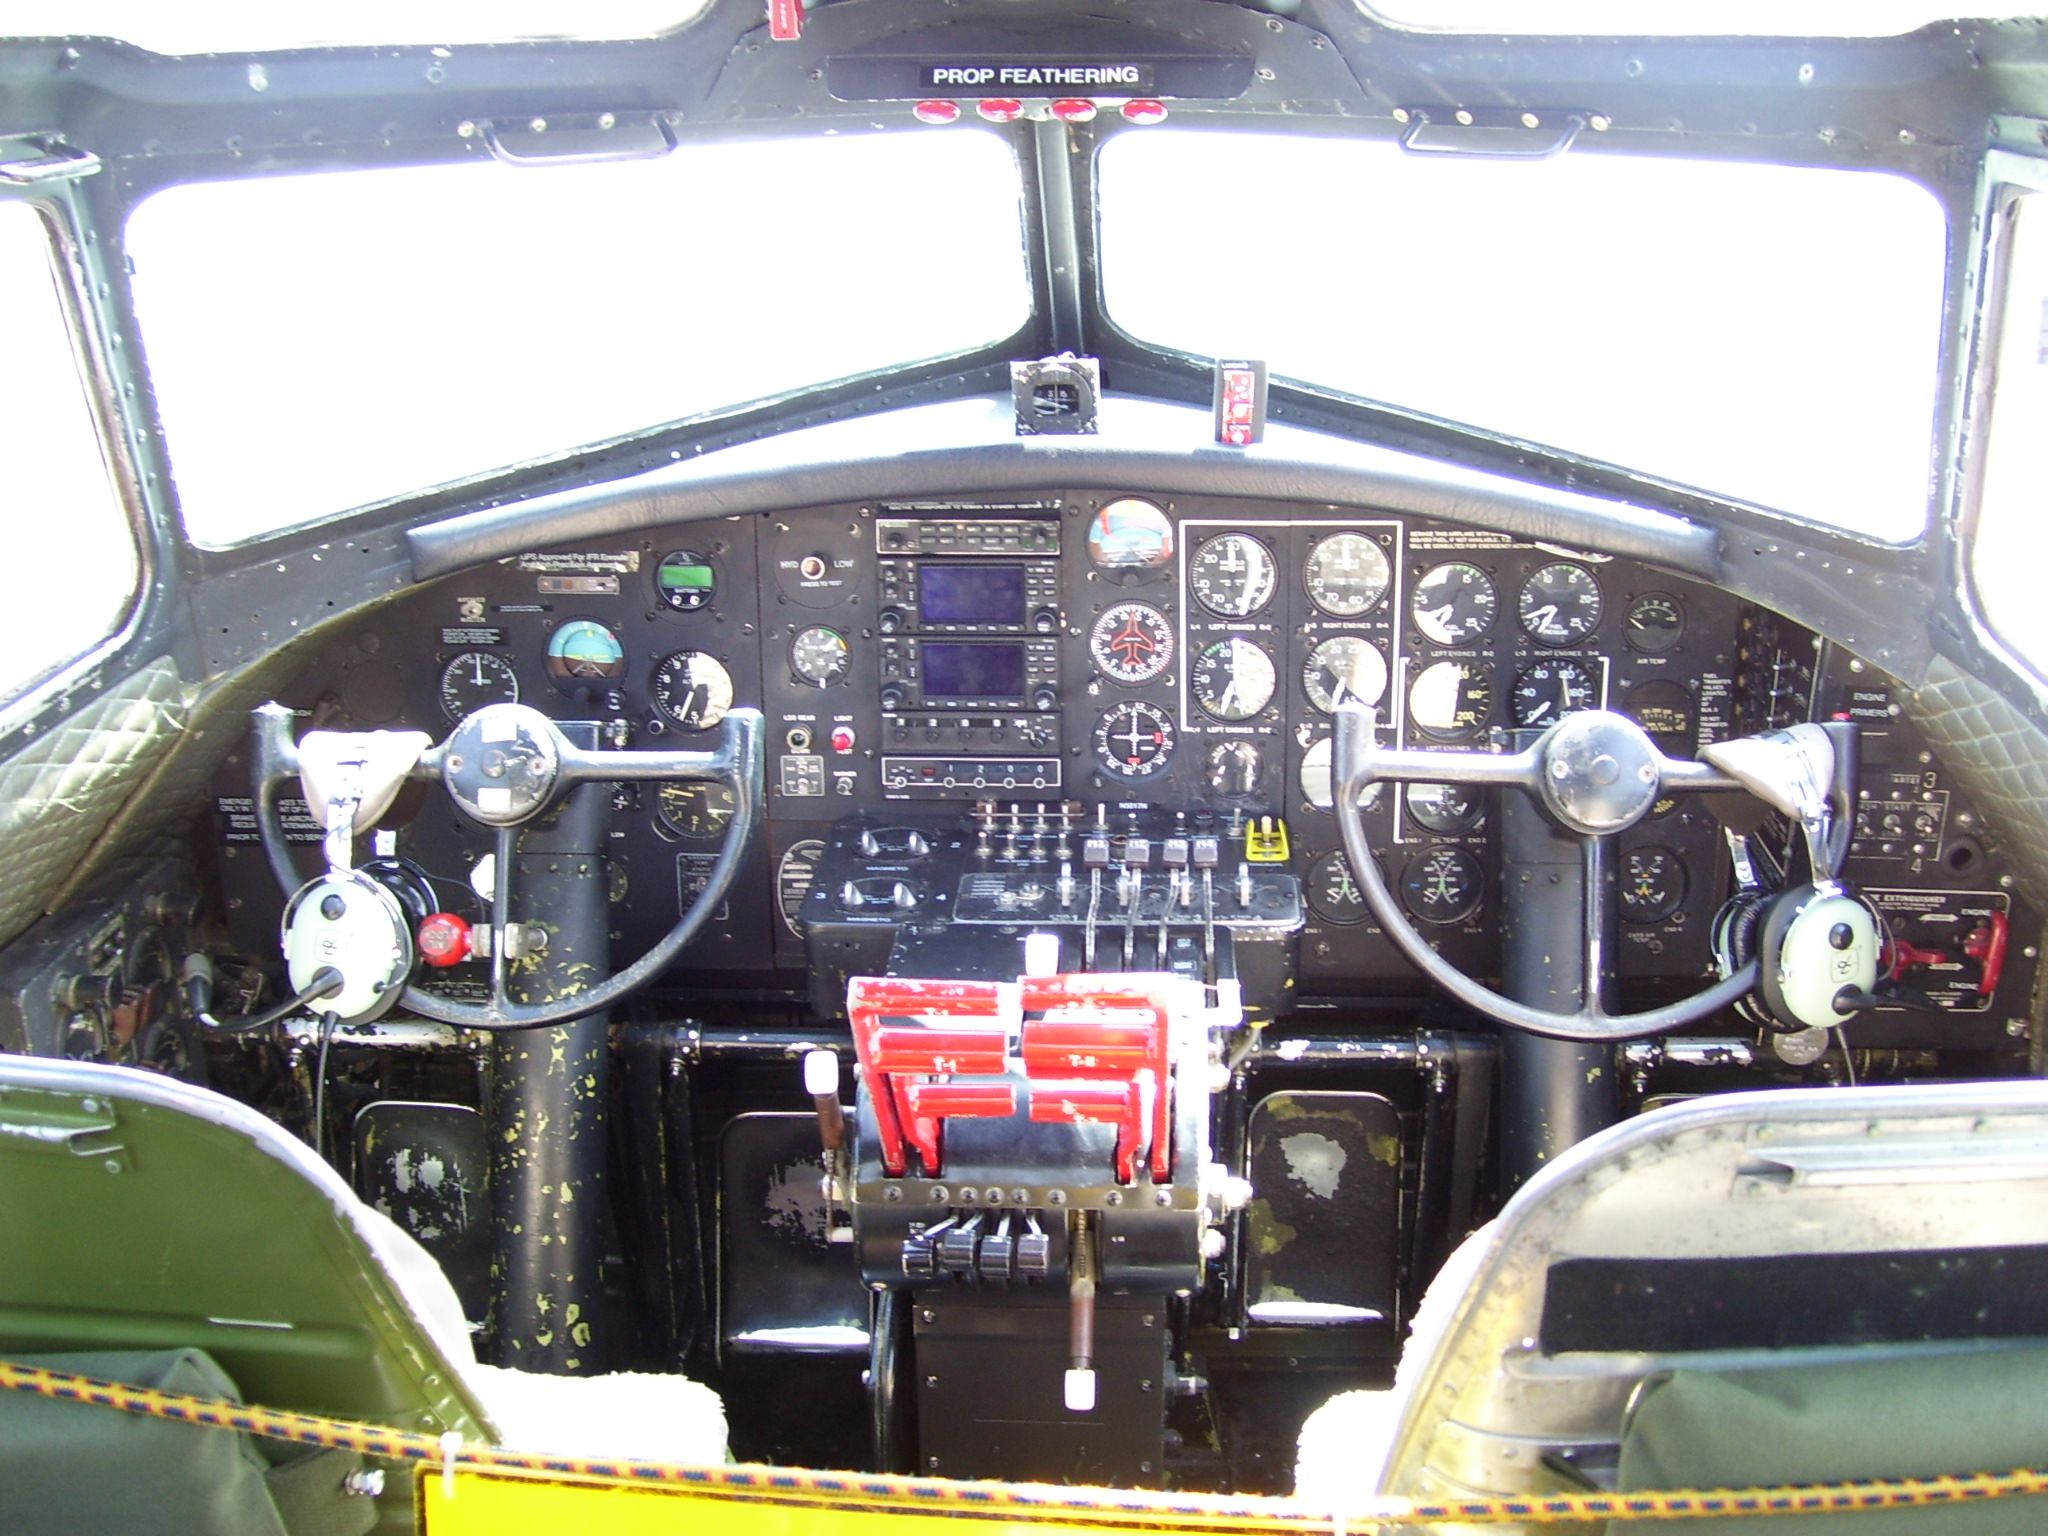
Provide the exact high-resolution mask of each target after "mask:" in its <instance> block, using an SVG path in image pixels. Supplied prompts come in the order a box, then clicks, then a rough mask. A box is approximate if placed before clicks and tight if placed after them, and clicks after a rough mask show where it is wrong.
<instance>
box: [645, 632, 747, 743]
mask: <svg viewBox="0 0 2048 1536" xmlns="http://www.w3.org/2000/svg"><path fill="white" fill-rule="evenodd" d="M654 702H655V705H656V707H658V708H659V709H660V710H661V712H662V713H663V714H664V715H666V716H668V718H669V719H671V720H673V721H674V722H675V723H676V724H677V725H680V726H684V727H686V728H687V729H689V730H693V731H703V730H709V729H710V728H711V727H712V726H714V725H716V724H718V722H719V721H721V720H723V719H724V718H725V712H726V711H727V710H729V709H731V708H732V674H731V673H730V672H728V671H726V670H725V666H724V664H723V663H722V662H720V661H719V659H718V658H717V657H716V656H713V655H712V654H711V653H710V652H708V651H677V652H676V653H675V655H673V656H670V657H669V658H667V659H666V660H665V661H663V662H662V664H661V665H660V666H658V667H656V668H655V669H654Z"/></svg>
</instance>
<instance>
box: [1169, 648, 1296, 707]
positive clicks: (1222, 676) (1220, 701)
mask: <svg viewBox="0 0 2048 1536" xmlns="http://www.w3.org/2000/svg"><path fill="white" fill-rule="evenodd" d="M1188 680H1189V682H1190V683H1191V684H1192V685H1193V687H1194V690H1195V702H1196V703H1197V704H1199V705H1201V706H1202V708H1203V710H1204V711H1205V712H1207V713H1208V714H1211V715H1213V716H1215V717H1216V718H1217V719H1218V720H1232V721H1235V720H1249V719H1251V717H1252V716H1253V715H1256V714H1257V713H1258V712H1259V711H1260V710H1262V709H1264V708H1265V707H1266V706H1267V705H1268V704H1270V703H1272V702H1273V688H1274V684H1275V677H1274V673H1273V658H1272V657H1271V656H1268V655H1267V654H1266V653H1265V651H1264V650H1263V649H1261V648H1260V647H1259V646H1257V645H1254V644H1253V643H1252V642H1251V641H1249V640H1247V639H1245V638H1244V637H1243V636H1242V635H1232V636H1231V637H1230V638H1229V639H1227V640H1218V641H1216V642H1215V643H1214V644H1213V645H1211V646H1209V647H1208V648H1207V649H1206V650H1204V651H1203V652H1202V654H1201V655H1200V656H1198V657H1196V658H1195V665H1194V668H1193V670H1192V671H1191V672H1190V673H1189V676H1188Z"/></svg>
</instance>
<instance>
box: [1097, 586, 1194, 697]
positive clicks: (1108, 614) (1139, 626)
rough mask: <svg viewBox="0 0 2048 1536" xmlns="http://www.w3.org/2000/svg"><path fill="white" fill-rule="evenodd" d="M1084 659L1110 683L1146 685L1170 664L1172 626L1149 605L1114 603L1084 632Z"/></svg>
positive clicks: (1161, 614) (1133, 685) (1131, 685)
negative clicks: (1086, 639)
mask: <svg viewBox="0 0 2048 1536" xmlns="http://www.w3.org/2000/svg"><path fill="white" fill-rule="evenodd" d="M1088 655H1089V656H1090V657H1091V658H1092V659H1093V660H1094V662H1095V669H1096V670H1097V671H1098V672H1100V673H1101V674H1102V675H1103V676H1104V677H1106V678H1108V679H1109V680H1110V681H1111V682H1112V683H1122V684H1124V685H1125V686H1126V687H1136V686H1137V685H1138V684H1139V683H1149V682H1151V681H1152V679H1153V678H1155V677H1157V676H1158V675H1159V674H1160V673H1162V672H1164V671H1165V670H1166V668H1167V666H1168V664H1169V663H1171V662H1172V660H1173V626H1172V625H1171V624H1169V623H1168V622H1167V621H1166V615H1165V614H1163V613H1161V612H1160V611H1159V610H1158V609H1157V608H1154V607H1153V606H1152V605H1151V604H1150V603H1116V604H1114V605H1112V606H1110V607H1108V608H1105V609H1103V610H1102V617H1101V618H1099V619H1097V620H1096V621H1095V627H1094V628H1093V629H1091V630H1089V631H1088Z"/></svg>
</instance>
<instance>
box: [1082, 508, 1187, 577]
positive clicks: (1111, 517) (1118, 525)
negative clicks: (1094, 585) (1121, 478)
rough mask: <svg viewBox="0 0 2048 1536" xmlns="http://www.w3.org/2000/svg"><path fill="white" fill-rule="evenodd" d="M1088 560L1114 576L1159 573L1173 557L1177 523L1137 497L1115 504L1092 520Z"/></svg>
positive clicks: (1098, 568)
mask: <svg viewBox="0 0 2048 1536" xmlns="http://www.w3.org/2000/svg"><path fill="white" fill-rule="evenodd" d="M1088 558H1089V559H1090V560H1092V561H1094V562H1095V568H1096V569H1097V570H1100V571H1107V572H1109V573H1110V574H1111V575H1112V576H1117V575H1125V574H1129V573H1132V572H1139V571H1156V570H1158V569H1159V568H1160V567H1161V566H1163V565H1165V564H1166V563H1167V562H1168V561H1169V560H1171V559H1172V558H1173V524H1172V523H1170V522H1168V521H1167V518H1166V514H1165V513H1164V512H1162V511H1160V510H1159V509H1158V508H1157V507H1155V506H1153V505H1152V503H1151V502H1149V501H1143V500H1140V499H1139V498H1138V497H1136V496H1126V497H1124V498H1123V499H1122V500H1120V501H1112V502H1110V503H1109V504H1108V505H1106V506H1105V507H1103V509H1102V510H1101V511H1100V512H1098V513H1096V514H1095V515H1094V516H1093V517H1091V518H1089V519H1088Z"/></svg>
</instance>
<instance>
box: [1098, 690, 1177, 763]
mask: <svg viewBox="0 0 2048 1536" xmlns="http://www.w3.org/2000/svg"><path fill="white" fill-rule="evenodd" d="M1174 739H1175V733H1174V729H1173V721H1172V720H1171V719H1169V718H1168V717H1167V714H1166V711H1165V710H1163V709H1161V708H1159V706H1158V705H1156V704H1147V703H1146V702H1145V701H1144V700H1142V699H1132V700H1130V701H1129V702H1128V703H1124V704H1119V705H1117V707H1116V708H1115V709H1112V710H1110V711H1109V712H1108V713H1107V714H1105V715H1104V716H1103V717H1102V718H1101V719H1100V720H1098V721H1096V722H1095V761H1096V762H1097V763H1098V764H1099V765H1100V766H1101V767H1102V770H1103V771H1104V772H1105V773H1113V774H1115V775H1116V776H1117V777H1118V778H1122V779H1146V778H1150V777H1151V776H1152V775H1153V774H1155V773H1157V772H1159V771H1160V770H1161V769H1162V768H1164V767H1165V766H1166V764H1167V762H1168V760H1169V759H1170V758H1172V756H1173V746H1174Z"/></svg>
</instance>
